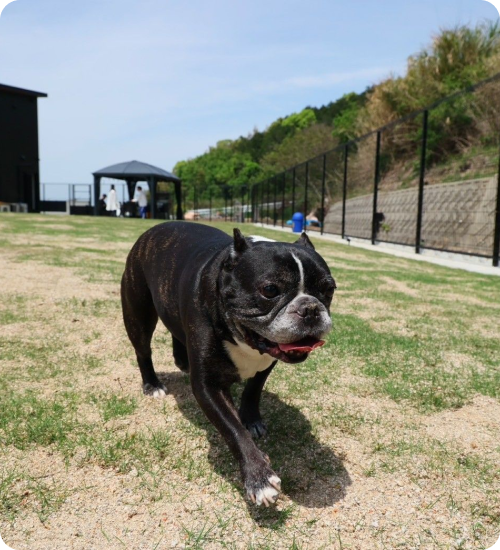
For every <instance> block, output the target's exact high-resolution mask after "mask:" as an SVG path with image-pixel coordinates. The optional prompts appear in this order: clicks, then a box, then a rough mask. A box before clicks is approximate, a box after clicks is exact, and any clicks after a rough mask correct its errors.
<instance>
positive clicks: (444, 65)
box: [174, 24, 500, 202]
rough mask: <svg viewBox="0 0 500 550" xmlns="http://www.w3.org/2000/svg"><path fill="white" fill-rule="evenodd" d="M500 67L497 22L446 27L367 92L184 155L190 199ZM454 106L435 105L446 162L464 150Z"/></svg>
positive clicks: (310, 152)
mask: <svg viewBox="0 0 500 550" xmlns="http://www.w3.org/2000/svg"><path fill="white" fill-rule="evenodd" d="M499 71H500V28H499V26H498V25H492V24H484V25H481V26H478V27H475V28H469V27H465V26H464V27H457V28H454V29H448V30H443V31H442V32H441V33H440V34H439V35H437V36H436V37H434V39H433V40H432V43H431V44H430V45H429V46H428V47H427V48H425V49H424V50H422V51H421V52H419V53H417V54H416V55H414V56H411V57H410V58H409V59H408V64H407V70H406V74H405V75H404V76H402V77H389V78H387V79H386V80H384V81H382V82H381V83H379V84H377V85H375V86H372V87H369V88H367V89H366V91H365V92H364V93H362V94H355V93H350V94H347V95H345V96H343V97H342V98H340V99H337V100H334V101H332V102H331V103H329V104H328V105H325V106H322V107H311V106H308V107H306V108H304V110H302V111H301V112H299V113H292V114H290V115H288V116H284V117H283V118H279V119H278V120H276V121H275V122H273V123H272V124H271V125H270V126H269V127H268V128H267V129H265V130H263V131H259V130H254V131H253V132H251V133H250V134H249V135H248V136H246V137H243V136H242V137H240V138H238V139H237V140H234V141H232V140H225V141H220V142H218V143H217V144H216V145H215V146H212V147H210V148H209V150H208V151H207V152H206V153H205V154H203V155H200V156H198V157H196V158H194V159H189V160H183V161H180V162H178V163H177V164H176V166H175V167H174V171H175V173H176V174H177V175H178V176H179V177H181V178H182V180H183V186H184V192H185V194H186V195H187V199H188V202H190V201H191V200H192V198H193V195H194V193H195V189H196V193H197V197H198V200H203V199H206V198H207V197H208V195H209V193H212V195H213V196H221V189H224V188H225V189H226V190H230V189H231V188H240V187H241V186H242V185H249V184H253V183H256V182H258V181H260V180H263V179H265V178H267V177H269V176H272V175H274V174H277V173H279V172H282V171H283V170H285V169H287V168H289V167H291V166H293V165H295V164H298V163H300V162H303V161H305V160H307V159H309V158H311V157H315V156H317V155H319V154H321V153H323V152H324V151H327V150H330V149H332V148H334V147H335V146H337V145H339V144H341V143H344V142H346V141H348V140H350V139H353V138H355V137H358V136H360V135H362V134H364V133H366V132H369V131H371V130H373V129H375V128H377V127H379V126H383V125H385V124H387V123H388V122H391V121H393V120H396V119H398V118H400V117H403V116H405V115H407V114H409V113H411V112H413V111H415V110H417V109H421V108H423V107H425V106H427V105H430V104H432V103H434V102H435V101H436V100H439V99H440V98H443V97H446V96H448V95H450V94H452V93H453V92H456V91H458V90H461V89H463V88H465V87H467V86H470V85H472V84H475V83H476V82H478V81H480V80H482V79H485V78H487V77H489V76H492V75H493V74H495V73H498V72H499ZM448 108H451V109H455V111H456V108H457V105H456V103H450V105H448V106H447V105H446V104H444V105H443V107H442V108H441V111H440V112H439V111H437V112H436V113H437V114H436V121H437V119H438V118H439V124H440V127H441V126H443V121H444V123H445V126H446V135H444V134H443V132H440V133H437V132H436V133H435V134H432V133H431V150H432V151H433V154H434V155H435V156H436V159H437V157H439V160H440V161H441V162H443V161H445V160H446V158H447V157H450V158H452V157H453V155H456V153H457V151H458V150H459V149H460V147H459V146H461V151H462V152H463V150H464V140H463V136H462V135H461V133H462V132H463V124H464V121H463V120H461V119H460V117H457V116H456V112H454V113H453V116H450V113H448V112H447V109H448ZM455 121H457V124H456V125H455ZM476 133H477V132H476ZM433 138H434V141H435V142H436V143H432V139H433ZM437 144H439V146H437ZM469 145H470V143H469ZM404 161H405V143H404V140H403V142H398V141H397V140H396V141H395V142H394V146H393V148H392V151H391V162H392V164H397V162H404ZM431 161H432V158H431Z"/></svg>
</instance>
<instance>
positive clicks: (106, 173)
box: [93, 160, 181, 181]
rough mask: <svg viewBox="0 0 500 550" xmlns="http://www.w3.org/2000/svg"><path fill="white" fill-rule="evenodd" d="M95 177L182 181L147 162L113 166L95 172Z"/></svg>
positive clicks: (129, 162)
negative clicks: (153, 178)
mask: <svg viewBox="0 0 500 550" xmlns="http://www.w3.org/2000/svg"><path fill="white" fill-rule="evenodd" d="M93 175H94V176H101V177H106V178H116V179H129V178H130V179H134V178H138V179H147V178H150V177H151V176H153V177H155V178H156V179H158V180H160V181H181V180H180V179H179V178H178V177H177V176H176V175H174V174H172V173H170V172H167V171H166V170H163V169H162V168H158V167H157V166H153V165H152V164H147V163H146V162H139V161H138V160H131V161H128V162H120V163H118V164H113V165H112V166H108V167H107V168H102V169H101V170H97V172H93Z"/></svg>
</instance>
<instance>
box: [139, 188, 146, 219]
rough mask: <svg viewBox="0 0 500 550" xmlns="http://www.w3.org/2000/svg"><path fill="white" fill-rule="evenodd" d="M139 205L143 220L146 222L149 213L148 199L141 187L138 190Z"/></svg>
mask: <svg viewBox="0 0 500 550" xmlns="http://www.w3.org/2000/svg"><path fill="white" fill-rule="evenodd" d="M137 205H138V206H139V213H140V215H141V218H142V219H143V220H145V219H146V214H147V211H148V197H147V196H146V193H145V192H144V191H143V189H142V187H140V186H139V187H138V188H137Z"/></svg>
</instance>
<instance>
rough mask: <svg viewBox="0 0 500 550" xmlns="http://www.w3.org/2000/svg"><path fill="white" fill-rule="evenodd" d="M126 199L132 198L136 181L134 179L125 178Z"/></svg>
mask: <svg viewBox="0 0 500 550" xmlns="http://www.w3.org/2000/svg"><path fill="white" fill-rule="evenodd" d="M125 181H126V182H127V189H128V200H129V201H131V200H132V199H133V198H134V187H135V184H136V183H137V182H136V181H135V180H131V179H127V180H125Z"/></svg>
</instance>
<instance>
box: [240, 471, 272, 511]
mask: <svg viewBox="0 0 500 550" xmlns="http://www.w3.org/2000/svg"><path fill="white" fill-rule="evenodd" d="M245 489H246V491H247V496H248V498H249V499H250V500H251V501H252V502H253V503H254V504H257V506H260V505H261V504H264V506H266V508H267V507H269V506H270V505H271V504H274V503H275V502H276V501H277V500H278V497H279V494H280V492H281V479H280V478H279V477H278V476H277V475H276V474H275V473H274V472H273V471H272V470H271V469H270V468H265V470H264V471H263V475H262V476H259V477H258V476H255V477H254V476H251V477H250V478H247V480H246V481H245Z"/></svg>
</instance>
